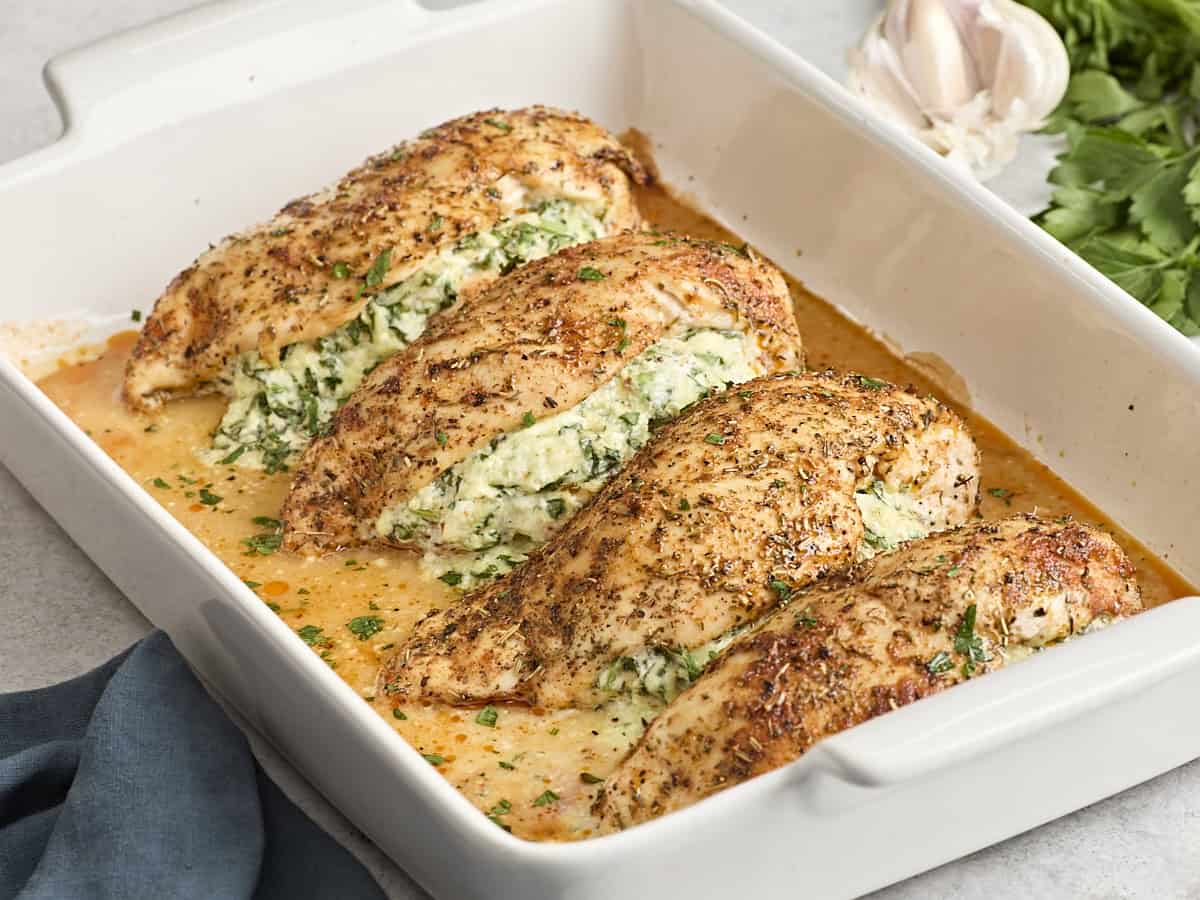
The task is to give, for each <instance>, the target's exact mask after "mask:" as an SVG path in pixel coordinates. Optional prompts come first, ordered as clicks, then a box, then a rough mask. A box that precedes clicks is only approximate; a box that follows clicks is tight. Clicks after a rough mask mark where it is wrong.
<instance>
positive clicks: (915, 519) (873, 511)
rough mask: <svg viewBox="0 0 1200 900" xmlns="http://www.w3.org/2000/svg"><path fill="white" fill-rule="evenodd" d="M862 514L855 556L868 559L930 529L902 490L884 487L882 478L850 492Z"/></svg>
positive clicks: (920, 535)
mask: <svg viewBox="0 0 1200 900" xmlns="http://www.w3.org/2000/svg"><path fill="white" fill-rule="evenodd" d="M854 500H855V502H856V503H857V504H858V509H859V511H860V512H861V513H862V520H863V528H864V529H865V532H866V533H865V535H864V540H863V544H862V546H861V547H859V551H858V557H859V559H870V558H871V557H872V556H875V555H876V554H877V553H886V552H887V551H889V550H895V549H896V548H897V547H898V546H900V545H901V544H903V543H904V542H905V541H914V540H917V539H919V538H923V537H925V536H926V535H927V534H929V532H930V528H929V524H928V523H927V522H926V521H925V519H924V518H923V517H922V516H921V513H920V511H919V510H918V508H917V506H916V504H915V503H914V502H913V500H912V498H911V496H910V495H909V494H907V493H906V492H905V491H903V490H895V489H893V488H890V487H888V486H887V485H886V484H884V483H883V482H882V481H878V480H876V481H872V482H871V484H870V486H869V487H867V488H865V489H860V490H859V491H858V492H856V493H855V495H854Z"/></svg>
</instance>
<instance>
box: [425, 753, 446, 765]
mask: <svg viewBox="0 0 1200 900" xmlns="http://www.w3.org/2000/svg"><path fill="white" fill-rule="evenodd" d="M421 755H422V756H423V757H425V762H427V763H429V764H430V765H431V766H440V765H441V764H442V763H444V762H445V761H446V757H444V756H442V755H441V754H440V753H422V754H421Z"/></svg>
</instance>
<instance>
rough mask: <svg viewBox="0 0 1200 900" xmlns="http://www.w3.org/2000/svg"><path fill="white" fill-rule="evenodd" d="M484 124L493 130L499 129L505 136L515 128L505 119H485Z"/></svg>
mask: <svg viewBox="0 0 1200 900" xmlns="http://www.w3.org/2000/svg"><path fill="white" fill-rule="evenodd" d="M483 122H484V124H485V125H491V126H492V127H493V128H499V129H500V130H501V131H503V132H504V133H505V134H508V133H509V132H510V131H512V130H513V127H512V126H511V125H509V124H508V123H507V122H505V121H504V120H503V119H484V120H483Z"/></svg>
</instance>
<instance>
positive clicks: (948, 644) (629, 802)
mask: <svg viewBox="0 0 1200 900" xmlns="http://www.w3.org/2000/svg"><path fill="white" fill-rule="evenodd" d="M1140 609H1141V599H1140V595H1139V591H1138V587H1137V583H1136V581H1135V580H1134V570H1133V566H1132V565H1131V563H1130V561H1129V559H1128V558H1127V557H1126V556H1125V553H1124V552H1123V551H1122V550H1121V548H1120V547H1119V546H1117V544H1116V542H1115V541H1114V540H1113V539H1112V538H1111V537H1109V536H1108V535H1107V534H1104V533H1103V532H1100V531H1098V530H1096V529H1095V528H1090V527H1088V526H1086V525H1081V524H1077V523H1074V522H1070V521H1067V522H1050V521H1046V520H1043V519H1038V518H1036V517H1034V516H1020V517H1016V518H1011V519H1006V520H1003V521H999V522H976V523H973V524H971V525H968V526H965V527H962V528H960V529H957V530H955V531H952V532H948V533H946V534H941V535H937V536H934V537H931V538H927V539H926V540H922V541H915V542H913V543H910V544H908V545H906V546H905V547H903V548H902V549H900V550H897V551H896V552H894V553H891V554H888V555H885V556H880V557H878V558H876V559H874V560H872V561H870V562H868V563H865V564H864V565H863V566H862V567H861V568H860V569H858V570H857V571H855V572H853V573H851V574H850V575H849V576H848V577H847V578H846V579H841V580H837V581H835V582H833V583H828V584H823V585H821V586H819V587H816V588H813V589H811V590H809V591H806V592H802V593H797V594H795V595H793V596H792V597H791V598H790V602H789V603H787V604H786V605H784V606H783V607H782V608H780V609H779V610H778V611H776V612H775V613H774V614H773V615H771V616H770V617H769V618H768V619H767V621H766V622H765V624H763V625H762V626H761V627H760V628H758V629H757V630H755V631H753V633H750V634H746V635H743V636H742V637H740V638H739V639H738V640H736V641H734V642H733V644H732V645H731V646H730V647H729V649H728V650H727V651H726V652H725V653H724V655H722V656H721V657H720V658H718V659H717V660H716V661H715V662H714V663H713V664H712V666H710V667H709V669H708V671H706V672H705V673H704V675H703V676H702V677H701V678H700V679H699V680H698V681H697V682H696V683H695V684H693V685H692V686H691V687H689V688H688V689H687V690H686V691H685V692H684V693H683V694H681V695H680V697H679V698H678V699H677V700H676V701H675V702H674V703H673V704H671V706H669V707H668V708H667V709H666V711H665V712H663V713H662V714H661V715H660V716H659V717H658V718H657V719H655V721H654V722H653V723H652V724H651V725H650V727H649V729H648V730H647V731H646V733H645V734H644V735H643V736H642V738H641V740H640V742H639V743H638V744H637V745H636V746H635V747H634V749H633V750H632V752H631V753H630V755H629V756H628V757H627V758H626V759H625V760H624V761H623V762H622V763H621V764H620V766H618V768H617V770H616V772H615V773H614V774H613V775H612V776H610V777H609V778H608V779H607V781H606V783H605V785H604V788H603V790H602V792H601V793H600V795H599V796H598V798H597V800H596V808H595V811H596V812H597V814H598V816H599V817H600V819H601V822H602V823H603V828H604V829H605V830H610V831H611V830H617V829H621V828H627V827H629V826H630V825H635V824H637V823H639V822H644V821H646V820H647V819H650V818H653V817H655V816H659V815H662V814H664V813H667V812H671V811H672V810H676V809H679V808H681V807H684V806H688V805H690V804H692V803H695V802H696V801H697V800H700V799H702V798H704V797H706V796H708V795H710V794H712V793H715V792H717V791H720V790H724V789H725V788H728V787H731V786H732V785H735V784H739V783H740V782H742V781H745V780H747V779H749V778H753V777H754V776H756V775H761V774H763V773H764V772H769V771H770V770H772V769H775V768H778V767H779V766H782V765H784V764H786V763H788V762H791V761H792V760H794V759H797V758H798V757H800V756H801V755H803V754H804V753H806V752H807V751H808V749H809V748H810V747H812V745H813V744H814V743H816V742H817V741H819V740H820V739H821V738H822V737H825V736H827V735H830V734H834V733H836V732H838V731H841V730H843V729H846V728H849V727H851V726H853V725H856V724H858V723H860V722H863V721H865V720H866V719H870V718H872V717H874V716H877V715H880V714H881V713H885V712H888V711H889V710H891V709H894V708H895V707H897V706H901V705H903V704H906V703H911V702H912V701H914V700H918V699H920V698H922V697H925V696H928V695H929V694H932V693H935V692H937V691H940V690H943V689H945V688H947V687H950V686H952V685H954V684H957V683H959V682H960V681H963V680H964V679H967V678H971V677H974V676H976V675H981V674H983V673H985V672H989V671H991V670H993V669H996V668H999V667H1001V666H1004V665H1006V664H1007V663H1009V662H1011V661H1013V660H1016V659H1020V658H1023V657H1024V656H1027V655H1028V654H1029V653H1030V652H1033V651H1036V650H1037V649H1039V648H1042V647H1045V646H1047V645H1049V644H1053V643H1055V642H1057V641H1062V640H1065V639H1067V638H1069V637H1072V636H1074V635H1077V634H1081V633H1083V632H1085V631H1087V630H1088V629H1090V628H1093V627H1096V626H1097V625H1100V624H1105V623H1107V622H1109V621H1111V620H1112V619H1116V618H1119V617H1121V616H1127V615H1130V614H1132V613H1136V612H1138V611H1139V610H1140Z"/></svg>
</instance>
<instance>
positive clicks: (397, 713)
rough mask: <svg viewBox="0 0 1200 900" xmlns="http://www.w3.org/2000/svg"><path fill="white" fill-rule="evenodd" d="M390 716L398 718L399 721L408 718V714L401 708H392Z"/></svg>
mask: <svg viewBox="0 0 1200 900" xmlns="http://www.w3.org/2000/svg"><path fill="white" fill-rule="evenodd" d="M392 718H394V719H399V720H400V721H402V722H403V721H404V720H405V719H407V718H408V716H406V715H405V714H404V710H402V709H393V710H392Z"/></svg>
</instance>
